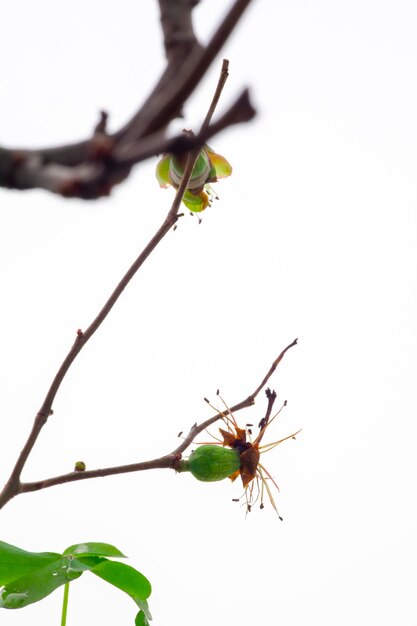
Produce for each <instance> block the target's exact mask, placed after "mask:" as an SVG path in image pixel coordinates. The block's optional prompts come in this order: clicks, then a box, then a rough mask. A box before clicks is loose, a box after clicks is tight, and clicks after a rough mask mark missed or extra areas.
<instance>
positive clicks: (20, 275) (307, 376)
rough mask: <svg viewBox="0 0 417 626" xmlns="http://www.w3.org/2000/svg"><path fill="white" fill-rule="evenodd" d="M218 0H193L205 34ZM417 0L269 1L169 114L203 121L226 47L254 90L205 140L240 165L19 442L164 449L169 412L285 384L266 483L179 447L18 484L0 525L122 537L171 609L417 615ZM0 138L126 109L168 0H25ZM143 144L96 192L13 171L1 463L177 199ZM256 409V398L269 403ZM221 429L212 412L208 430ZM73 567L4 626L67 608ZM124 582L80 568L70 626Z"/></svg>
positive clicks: (49, 543) (89, 457) (321, 617)
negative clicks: (205, 464)
mask: <svg viewBox="0 0 417 626" xmlns="http://www.w3.org/2000/svg"><path fill="white" fill-rule="evenodd" d="M224 5H225V3H224V2H223V1H221V0H206V1H205V2H202V3H201V5H200V6H199V7H198V8H197V9H196V10H195V25H196V29H197V32H198V34H199V36H200V37H201V39H202V40H203V41H206V40H208V38H209V35H210V33H211V32H212V30H213V28H214V27H215V25H216V24H217V23H218V22H219V21H220V20H221V17H222V15H223V13H224V11H225V6H224ZM416 18H417V8H416V5H415V3H414V2H413V1H412V0H409V1H406V0H398V1H397V2H392V1H391V2H390V1H388V0H386V1H384V0H378V1H376V0H360V1H359V0H353V1H352V2H349V3H347V2H334V1H331V0H327V1H326V0H314V1H313V0H310V1H308V0H304V1H302V0H291V1H290V0H280V1H275V0H263V1H262V0H258V1H257V2H254V3H253V5H252V6H251V8H250V10H249V11H248V12H247V14H246V15H245V18H244V20H242V22H241V24H240V25H239V27H238V28H237V29H236V32H235V34H234V35H233V37H232V38H231V40H230V43H229V44H228V45H227V47H226V48H225V49H224V50H223V52H222V55H221V56H220V57H219V59H218V60H217V62H216V63H215V64H214V65H213V68H212V70H211V72H210V73H209V74H208V75H207V77H206V79H205V80H204V81H203V82H202V84H201V86H200V88H199V90H198V92H197V93H196V94H195V96H193V98H192V99H191V100H190V102H189V103H188V104H187V106H186V109H185V120H184V121H181V122H180V123H179V124H178V125H177V126H176V128H181V127H182V126H186V127H194V128H196V127H198V124H199V123H200V122H201V120H202V118H203V117H204V114H205V112H206V109H207V106H208V104H209V102H210V99H211V95H212V93H213V89H214V87H215V84H216V81H217V76H218V73H219V69H220V64H221V57H222V56H226V57H227V58H229V59H230V72H231V76H230V79H229V81H228V84H227V87H226V89H225V94H224V97H223V99H222V103H221V105H220V107H219V111H220V112H221V111H222V110H224V108H225V107H226V106H227V104H228V103H230V102H231V101H232V99H234V98H235V97H236V95H237V94H238V93H239V91H240V89H241V88H242V87H243V86H246V85H249V86H250V88H251V94H252V97H253V100H254V102H255V104H256V107H257V109H258V116H257V118H256V120H255V121H254V122H253V123H252V124H251V125H246V126H240V127H236V128H234V129H230V130H229V131H227V132H224V133H223V134H222V135H220V136H218V137H216V138H215V139H214V140H213V141H212V145H213V147H214V148H215V149H216V150H217V151H218V152H220V153H221V154H224V155H225V156H226V157H227V158H228V159H229V160H230V162H231V163H232V165H233V167H234V173H233V176H232V177H231V178H230V179H228V180H225V181H222V182H220V183H219V184H218V185H217V186H216V190H217V191H218V193H219V195H220V197H221V199H220V201H219V202H216V204H215V206H213V207H212V208H211V209H210V210H207V211H206V213H205V214H204V216H203V222H202V224H201V225H198V222H197V219H196V218H195V217H194V218H190V217H189V216H188V215H186V216H185V217H184V218H183V219H182V220H181V221H180V223H179V226H178V229H177V230H176V231H175V232H172V233H170V234H169V235H168V236H167V238H166V239H165V240H164V242H163V243H162V244H161V245H160V246H159V248H158V249H157V251H156V252H155V253H154V255H153V256H152V257H151V258H150V259H149V260H148V262H147V263H146V265H145V266H144V267H143V269H142V270H141V272H140V274H139V275H138V276H137V277H136V278H135V279H134V281H133V283H132V284H131V285H130V286H129V288H128V289H127V290H126V292H125V294H124V295H123V297H122V299H121V300H120V302H119V303H118V304H117V306H116V307H115V309H114V311H113V312H112V314H111V316H110V318H109V319H108V320H107V321H106V322H105V324H104V326H103V327H102V328H101V329H100V330H99V332H98V333H97V335H96V336H95V337H94V338H93V339H92V341H91V342H90V343H89V344H88V345H87V347H86V348H85V349H84V351H83V352H82V354H81V355H80V357H79V358H78V359H77V361H76V363H75V364H74V366H73V367H72V368H71V370H70V373H69V374H68V376H67V377H66V379H65V381H64V383H63V385H62V388H61V390H60V392H59V394H58V397H57V399H56V402H55V405H54V410H55V414H54V416H53V418H51V419H50V421H49V423H48V425H47V426H46V427H45V429H44V431H43V432H42V434H41V436H40V438H39V440H38V443H37V445H36V448H35V450H34V452H33V454H32V456H31V457H30V460H29V462H28V465H27V467H26V468H25V472H24V478H25V479H26V480H35V479H40V478H44V477H48V476H51V475H56V474H59V473H63V472H67V471H70V470H71V469H72V467H73V464H74V462H75V461H76V460H79V459H81V460H84V461H85V462H86V464H87V466H88V468H89V469H93V468H96V467H104V466H108V465H116V464H121V463H131V462H135V461H140V460H145V459H148V458H152V457H154V456H160V455H161V454H165V453H167V452H169V451H171V450H172V449H173V448H174V447H176V446H177V445H178V439H177V434H178V432H179V431H181V430H183V431H187V430H188V428H189V427H190V426H191V424H192V423H193V422H194V421H201V420H203V419H206V418H207V417H209V416H210V415H211V411H210V409H209V407H207V405H206V404H205V403H204V402H203V397H204V396H208V397H209V398H211V399H212V400H215V392H216V389H217V388H220V389H221V391H222V393H223V395H224V396H225V398H226V399H227V401H228V402H229V403H230V404H233V403H236V402H238V401H240V400H242V399H243V398H245V397H246V396H247V395H248V394H249V393H250V392H252V391H253V390H254V389H255V387H256V386H257V384H258V383H259V382H260V380H261V379H262V377H263V375H264V373H265V372H266V371H267V369H268V368H269V366H270V364H271V362H272V360H273V359H274V358H275V357H276V355H277V354H278V353H279V352H280V350H281V349H282V348H283V347H284V346H285V345H287V344H288V343H289V342H290V341H292V340H293V339H294V337H299V345H298V346H297V347H295V348H293V349H292V350H291V351H290V352H289V353H288V354H287V356H286V357H285V359H284V361H283V362H282V364H281V365H280V367H279V369H278V370H277V372H276V373H275V375H274V376H273V378H272V380H271V381H270V382H271V386H272V387H274V388H275V389H276V390H277V392H278V396H279V402H282V401H283V400H284V399H287V400H288V407H287V408H286V410H285V412H284V413H283V414H282V416H281V418H280V420H279V422H277V423H276V424H274V426H273V427H271V432H269V434H268V438H267V441H273V440H275V439H278V438H280V437H282V436H285V435H287V434H289V433H291V432H293V431H295V430H297V429H299V428H302V429H303V430H302V433H301V434H300V435H299V436H298V438H297V440H296V441H289V442H286V443H285V444H283V445H282V446H280V447H279V448H277V449H276V450H275V451H274V452H270V453H268V456H267V457H266V458H265V459H264V463H265V465H266V467H267V468H268V469H269V471H270V472H271V473H272V474H273V475H274V477H276V480H277V481H278V483H279V485H280V488H281V492H280V494H277V496H276V501H277V504H278V508H279V510H280V513H281V514H282V516H283V517H284V521H283V522H282V523H281V522H279V520H278V519H277V517H276V515H275V513H274V511H273V509H272V508H271V507H270V506H266V508H265V510H263V511H260V510H259V509H256V510H254V512H253V513H251V514H250V515H249V516H248V517H247V518H246V519H245V514H244V509H243V508H242V509H241V508H239V505H238V504H236V503H233V502H231V498H233V497H238V496H239V495H240V492H241V488H240V486H239V485H238V484H234V485H231V484H230V482H229V481H224V482H222V483H217V484H202V483H198V482H197V481H195V480H194V479H193V478H192V477H191V476H189V475H175V474H174V473H173V472H170V471H168V470H165V471H164V470H158V471H153V472H149V473H141V474H132V475H128V476H119V477H114V478H106V479H102V480H91V481H85V482H84V483H76V484H72V485H67V486H61V487H55V488H53V489H49V490H45V491H43V492H39V493H34V494H27V495H22V496H20V497H17V498H15V499H14V500H13V501H11V502H10V503H9V504H8V505H7V506H6V507H5V508H4V509H3V510H2V512H1V522H0V531H1V532H0V536H1V539H2V540H4V541H7V542H9V543H12V544H16V545H18V546H20V547H22V548H26V549H28V550H39V551H43V550H52V551H55V550H56V551H61V550H63V549H64V548H66V547H67V546H68V545H70V544H73V543H76V542H81V541H105V542H110V543H113V544H115V545H116V546H117V547H119V548H120V549H121V550H122V551H123V552H125V553H126V554H128V555H129V557H130V558H129V561H128V562H129V563H130V564H132V565H133V566H135V567H137V568H138V569H139V570H141V571H142V572H143V573H144V574H145V575H147V576H148V577H149V579H150V580H151V582H152V584H153V593H152V596H151V598H150V607H151V610H152V612H153V615H154V624H155V626H163V625H166V624H172V625H179V624H181V626H195V624H199V626H212V625H213V624H220V625H222V626H223V625H227V624H237V623H238V624H239V625H240V626H249V625H251V626H252V625H253V624H263V625H265V626H269V625H270V624H271V625H272V624H280V626H301V625H304V624H307V623H309V624H320V626H333V625H334V624H338V626H347V625H349V626H350V625H351V624H352V623H354V624H355V626H365V625H366V626H368V625H369V624H378V626H391V625H392V624H401V625H403V626H408V625H410V626H415V625H416V624H417V615H416V608H415V582H416V581H415V563H416V557H417V550H416V536H415V528H416V521H417V520H416V517H417V514H416V513H417V510H416V505H415V477H416V461H415V435H416V425H415V424H416V395H417V394H416V385H415V380H416V348H417V334H416V330H415V327H416V319H417V310H416V309H417V298H416V256H417V255H416V243H417V235H416V227H417V220H416V210H417V207H416V203H417V182H416V181H417V150H416V145H417V144H416V139H417V115H416V111H417V88H416V68H417V40H416V36H415V32H416ZM0 29H1V37H0V58H1V60H2V63H1V65H2V71H1V74H0V93H1V101H0V111H1V115H0V138H1V139H0V141H1V144H2V145H5V146H13V147H29V146H34V147H35V146H44V145H54V144H59V143H60V142H63V141H75V140H78V139H81V138H84V137H86V136H87V135H88V134H89V133H90V132H91V131H92V129H93V127H94V125H95V123H96V121H97V119H98V111H99V110H100V109H102V108H104V109H106V110H107V111H109V113H110V126H111V129H116V128H118V127H119V126H120V125H121V124H122V123H124V122H125V121H126V120H127V119H128V118H129V116H130V115H131V114H132V113H133V112H134V110H135V109H136V108H137V106H138V103H140V102H141V101H143V99H144V98H145V96H146V94H147V93H148V92H149V90H150V88H151V87H152V86H153V84H154V82H155V81H156V79H157V77H158V75H159V73H160V72H161V70H162V69H163V67H164V57H163V50H162V45H161V43H162V40H161V34H160V28H159V23H158V13H157V8H156V3H155V2H152V1H151V0H148V1H147V2H145V1H142V2H133V0H130V1H129V0H119V2H117V3H114V2H101V3H99V2H97V1H93V0H91V1H90V2H82V1H81V0H73V2H71V3H56V2H52V1H51V0H39V1H38V2H36V3H32V2H29V1H27V0H26V1H25V0H16V1H15V2H14V3H8V6H7V11H6V12H4V13H3V18H2V24H1V26H0ZM155 163H156V159H155V160H152V161H149V162H147V163H146V164H143V165H140V166H139V167H137V169H136V170H135V171H134V173H133V175H132V176H131V178H129V180H128V181H127V182H126V183H125V184H123V185H122V186H120V187H119V188H117V189H115V190H114V192H113V193H112V195H111V197H110V198H106V199H103V200H100V201H98V202H96V203H86V202H81V201H78V200H68V201H64V200H63V199H61V198H59V197H56V196H53V195H50V194H47V193H45V192H42V191H33V192H25V193H22V192H14V191H6V190H3V191H1V192H0V199H1V210H0V220H1V225H0V276H1V294H2V298H1V331H2V332H1V344H0V345H1V350H0V351H1V364H0V387H1V388H0V391H1V394H0V403H1V404H0V416H1V418H0V419H1V432H2V435H1V439H0V473H1V475H0V481H1V482H2V483H3V482H4V481H5V480H6V479H7V477H8V474H9V472H10V470H11V467H12V465H13V463H14V461H15V459H16V456H17V454H18V452H19V450H20V449H21V447H22V445H23V442H24V441H25V439H26V437H27V434H28V432H29V429H30V427H31V424H32V421H33V417H34V415H35V413H36V411H37V410H38V408H39V407H40V405H41V403H42V400H43V397H44V395H45V393H46V391H47V389H48V387H49V384H50V382H51V379H52V377H53V375H54V373H55V372H56V370H57V368H58V366H59V364H60V363H61V361H62V359H63V358H64V356H65V354H66V353H67V351H68V349H69V347H70V345H71V344H72V342H73V339H74V336H75V331H76V329H77V328H85V327H86V326H87V325H88V324H89V323H90V322H91V320H92V318H93V317H94V316H95V314H96V313H97V312H98V310H99V308H100V307H101V306H102V304H103V303H104V301H105V299H106V298H107V296H108V295H109V293H110V291H111V290H112V289H113V287H114V286H115V284H116V282H117V281H118V280H119V279H120V277H121V275H122V273H123V272H124V271H125V270H126V269H127V267H128V266H129V265H130V263H131V262H132V261H133V260H134V258H135V257H136V256H137V254H138V253H139V251H140V250H141V249H142V247H143V246H144V244H145V243H146V242H147V240H148V239H149V238H150V236H151V235H152V234H153V233H154V231H155V230H156V228H157V227H158V226H159V224H160V223H161V222H162V220H163V218H164V216H165V214H166V212H167V210H168V208H169V205H170V201H171V200H172V197H173V191H172V190H160V189H159V187H158V185H157V182H156V180H155V178H154V168H155ZM264 410H265V399H264V397H263V396H260V397H259V400H258V402H257V405H256V407H255V408H254V409H253V410H251V411H247V412H246V413H243V414H239V415H238V416H237V417H238V420H239V422H240V423H245V422H247V421H255V420H257V419H258V418H259V417H260V416H262V414H263V413H264ZM214 430H215V429H214ZM61 595H62V594H61V590H59V591H57V592H55V593H54V594H52V595H51V596H50V597H49V598H48V599H47V600H45V601H43V602H40V603H38V604H35V605H32V606H31V607H28V608H26V609H21V610H17V611H3V612H2V613H1V623H2V624H4V625H5V626H12V625H19V626H20V625H22V624H28V623H29V622H30V623H31V624H48V625H49V624H58V623H59V619H60V604H61ZM134 615H135V606H134V605H133V603H132V602H131V601H130V600H129V598H125V597H123V595H122V594H121V593H120V592H117V591H116V590H114V591H113V589H112V588H111V587H108V586H106V585H105V583H103V582H102V581H100V580H98V579H95V577H93V576H91V575H89V574H85V575H84V576H83V577H82V578H81V579H80V580H79V581H78V582H76V583H74V585H72V589H71V592H70V607H69V616H68V626H73V625H74V626H75V625H77V626H84V625H90V624H91V623H100V624H102V625H113V624H115V623H118V624H133V619H134Z"/></svg>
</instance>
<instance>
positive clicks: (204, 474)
mask: <svg viewBox="0 0 417 626" xmlns="http://www.w3.org/2000/svg"><path fill="white" fill-rule="evenodd" d="M239 468H240V455H239V452H238V451H237V450H235V449H233V448H223V447H222V446H215V445H210V444H207V445H204V446H199V447H198V448H197V449H196V450H194V452H193V453H192V454H191V455H190V457H189V459H188V460H182V461H181V463H180V468H179V471H180V472H191V473H192V475H193V476H194V477H195V478H197V480H203V481H204V482H213V481H216V480H224V479H225V478H228V477H229V476H231V475H232V474H233V473H234V472H236V471H237V470H238V469H239Z"/></svg>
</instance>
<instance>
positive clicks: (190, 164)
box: [0, 61, 228, 508]
mask: <svg viewBox="0 0 417 626" xmlns="http://www.w3.org/2000/svg"><path fill="white" fill-rule="evenodd" d="M227 67H228V61H223V66H222V70H221V73H220V78H219V81H218V85H217V88H216V91H215V95H214V98H213V101H212V102H211V104H210V107H209V111H208V114H207V116H206V118H205V120H204V122H203V126H202V130H203V129H204V127H205V125H206V124H209V123H210V119H211V117H212V115H213V113H214V109H215V105H216V104H217V102H218V99H219V96H220V93H221V90H222V89H223V87H224V84H225V80H226V78H227ZM225 72H226V77H225ZM213 103H214V105H213ZM197 156H198V152H197V153H196V152H195V151H192V152H189V153H188V158H187V162H186V166H185V168H184V174H183V177H182V180H181V184H180V186H179V188H178V190H177V192H176V194H175V198H174V202H173V203H172V206H171V208H170V210H169V212H168V214H167V216H166V218H165V220H164V222H163V224H162V225H161V226H160V228H159V229H158V230H157V232H156V233H155V235H154V236H153V237H152V239H151V240H150V241H149V243H148V244H147V245H146V246H145V248H144V249H143V250H142V252H141V253H140V255H139V256H138V258H137V259H136V261H135V262H134V263H133V264H132V265H131V267H130V268H129V269H128V271H127V272H126V274H125V275H124V276H123V278H122V279H121V281H120V282H119V284H118V285H117V287H116V288H115V289H114V291H113V292H112V294H111V295H110V297H109V299H108V300H107V302H106V303H105V305H104V306H103V308H102V309H101V311H100V312H99V313H98V315H97V316H96V317H95V319H94V320H93V321H92V323H91V324H90V326H88V328H87V329H86V330H85V331H82V330H78V331H77V336H76V338H75V341H74V344H73V345H72V347H71V349H70V351H69V352H68V354H67V356H66V357H65V359H64V361H63V362H62V364H61V366H60V368H59V370H58V372H57V373H56V375H55V377H54V379H53V381H52V384H51V386H50V388H49V391H48V393H47V394H46V397H45V399H44V401H43V403H42V406H41V408H40V409H39V411H38V413H37V415H36V417H35V420H34V423H33V426H32V430H31V432H30V434H29V437H28V439H27V441H26V443H25V445H24V447H23V449H22V451H21V453H20V455H19V457H18V459H17V461H16V464H15V466H14V468H13V470H12V473H11V475H10V477H9V480H8V481H7V483H6V485H5V486H4V489H3V491H2V492H1V493H0V508H2V506H4V505H5V504H6V503H7V502H8V501H9V500H10V499H11V498H13V497H14V496H15V495H17V494H18V493H21V492H22V491H21V490H22V483H21V481H20V476H21V473H22V470H23V468H24V466H25V464H26V461H27V459H28V457H29V455H30V453H31V451H32V449H33V446H34V445H35V443H36V441H37V438H38V436H39V434H40V432H41V430H42V428H43V427H44V426H45V424H46V422H47V420H48V417H49V416H50V415H51V414H52V413H53V411H52V404H53V402H54V399H55V396H56V394H57V392H58V390H59V388H60V386H61V383H62V381H63V380H64V378H65V375H66V374H67V372H68V370H69V368H70V367H71V365H72V363H73V362H74V360H75V358H76V357H77V356H78V354H79V353H80V352H81V350H82V349H83V347H84V346H85V344H86V343H87V341H88V340H89V339H90V338H91V337H92V336H93V335H94V333H95V332H96V330H97V329H98V328H99V327H100V326H101V324H102V323H103V322H104V320H105V319H106V317H107V316H108V314H109V313H110V311H111V310H112V308H113V306H114V305H115V304H116V302H117V300H118V299H119V297H120V296H121V294H122V293H123V291H124V289H125V288H126V287H127V285H128V284H129V282H130V281H131V280H132V278H133V277H134V276H135V274H136V272H137V271H138V270H139V268H140V267H141V266H142V265H143V263H144V262H145V260H146V259H147V258H148V256H149V255H150V254H151V252H153V250H154V249H155V248H156V246H157V245H158V244H159V243H160V242H161V241H162V239H163V238H164V237H165V235H166V234H167V233H168V232H169V230H170V229H171V228H172V226H173V225H174V224H175V223H176V221H177V220H178V210H179V207H180V204H181V200H182V198H183V195H184V193H185V191H186V189H187V186H188V183H189V180H190V177H191V174H192V171H193V169H194V165H195V161H196V158H197Z"/></svg>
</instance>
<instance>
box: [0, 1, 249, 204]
mask: <svg viewBox="0 0 417 626" xmlns="http://www.w3.org/2000/svg"><path fill="white" fill-rule="evenodd" d="M250 2H251V0H235V2H234V3H233V5H232V6H231V8H230V10H229V12H228V13H227V14H226V16H225V18H224V19H223V21H222V23H221V24H220V26H219V27H218V29H217V31H216V32H215V33H214V35H213V37H212V39H211V40H210V42H209V44H208V45H207V47H206V48H202V47H201V45H200V44H199V43H198V41H197V39H196V37H195V35H194V31H193V29H192V22H191V11H192V9H193V7H194V6H195V4H196V2H194V1H193V0H159V4H160V10H161V24H162V28H163V32H164V42H165V49H166V54H167V58H168V65H167V68H166V70H165V71H164V73H163V75H162V76H161V78H160V79H159V81H158V83H157V85H156V87H155V88H154V90H153V91H152V93H151V94H150V96H149V97H148V98H147V100H146V101H145V102H144V104H143V105H142V107H141V108H140V109H139V110H138V112H137V113H136V114H135V115H134V116H133V117H132V119H131V120H130V121H129V122H128V123H127V124H125V126H123V127H122V128H121V129H120V130H119V131H117V132H116V133H114V134H112V135H107V134H106V132H105V126H104V128H103V125H101V126H100V125H99V128H98V129H97V127H96V130H95V132H94V134H93V136H92V137H91V138H88V139H87V140H85V141H82V142H78V143H75V144H69V145H64V146H58V147H56V148H41V149H35V150H25V149H7V148H4V147H0V187H1V186H3V187H8V188H13V189H19V190H26V189H34V188H40V189H45V190H47V191H51V192H53V193H57V194H60V195H62V196H64V197H77V198H82V199H86V200H89V199H96V198H99V197H101V196H105V195H108V194H109V193H110V192H111V190H112V188H113V187H114V186H115V185H117V184H119V183H120V182H122V181H123V180H125V179H126V178H127V177H128V176H129V174H130V171H131V168H132V166H133V165H135V164H136V163H139V162H140V161H142V160H144V159H146V158H149V157H150V156H153V155H155V154H157V153H161V152H165V151H167V150H165V147H166V139H165V137H164V134H165V129H166V128H167V125H168V124H169V122H170V121H171V120H172V119H174V118H175V117H176V116H178V114H179V113H180V111H181V108H182V106H183V104H184V102H185V101H186V99H187V98H188V97H189V96H190V94H191V93H192V92H193V91H194V89H195V88H196V87H197V85H198V83H199V82H200V80H201V79H202V78H203V76H204V74H205V72H206V71H207V69H208V67H209V66H210V65H211V63H212V61H213V60H214V58H215V57H216V55H217V54H218V52H219V51H220V49H221V47H222V46H223V44H224V43H225V41H226V40H227V39H228V37H229V35H230V34H231V32H232V31H233V30H234V28H235V26H236V24H237V23H238V21H239V19H240V18H241V16H242V14H243V13H244V11H245V10H246V9H247V7H248V6H249V4H250ZM248 119H251V118H250V117H249V118H248ZM225 121H226V120H224V123H223V126H218V127H215V126H213V128H212V130H211V134H209V135H208V136H212V135H213V134H214V133H215V132H219V130H222V129H223V128H225V127H226V125H229V124H230V123H236V121H237V119H236V118H233V116H232V117H231V118H229V120H228V123H227V124H226V125H225ZM239 121H241V120H239ZM200 145H201V144H200ZM188 149H189V148H188Z"/></svg>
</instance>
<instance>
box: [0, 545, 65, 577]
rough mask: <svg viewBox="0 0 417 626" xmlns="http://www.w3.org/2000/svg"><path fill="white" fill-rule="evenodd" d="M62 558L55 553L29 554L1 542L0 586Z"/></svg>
mask: <svg viewBox="0 0 417 626" xmlns="http://www.w3.org/2000/svg"><path fill="white" fill-rule="evenodd" d="M60 557H61V555H60V554H56V553H55V552H27V551H26V550H21V549H20V548H17V547H16V546H12V545H10V544H9V543H5V542H4V541H0V585H6V584H7V583H8V582H10V581H11V580H15V579H16V578H20V577H21V576H25V575H26V574H30V573H31V572H34V571H36V570H38V569H39V568H42V567H45V566H46V565H49V564H51V563H53V562H54V561H56V560H57V559H59V558H60Z"/></svg>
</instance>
